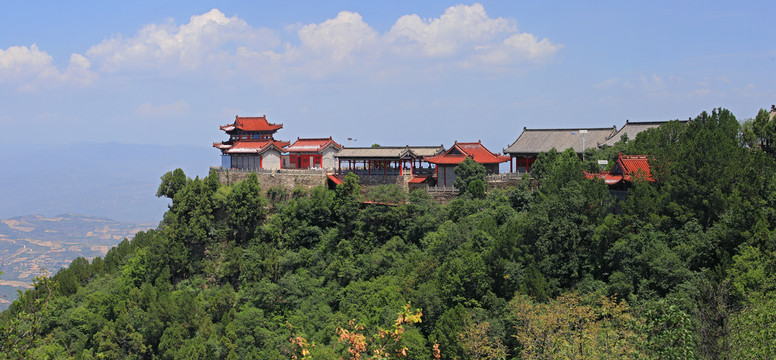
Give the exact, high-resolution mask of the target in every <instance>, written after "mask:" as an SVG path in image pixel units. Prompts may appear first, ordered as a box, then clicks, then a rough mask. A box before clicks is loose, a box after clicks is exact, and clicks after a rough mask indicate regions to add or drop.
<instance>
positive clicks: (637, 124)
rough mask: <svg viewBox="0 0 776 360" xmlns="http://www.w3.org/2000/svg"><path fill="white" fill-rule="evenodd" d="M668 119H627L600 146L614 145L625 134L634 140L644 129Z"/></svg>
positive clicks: (663, 122)
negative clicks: (618, 129)
mask: <svg viewBox="0 0 776 360" xmlns="http://www.w3.org/2000/svg"><path fill="white" fill-rule="evenodd" d="M667 122H668V121H633V122H630V121H627V120H626V121H625V126H623V127H622V129H620V131H618V132H617V133H616V134H614V135H613V136H612V137H610V138H609V139H608V140H606V141H604V142H602V143H600V144H599V146H614V144H615V143H616V142H618V141H620V139H621V138H622V136H623V135H626V134H627V135H628V140H633V139H635V138H636V135H637V134H638V133H640V132H642V131H644V130H647V129H652V128H656V127H659V126H660V125H663V124H665V123H667Z"/></svg>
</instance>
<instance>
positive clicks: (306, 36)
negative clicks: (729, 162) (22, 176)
mask: <svg viewBox="0 0 776 360" xmlns="http://www.w3.org/2000/svg"><path fill="white" fill-rule="evenodd" d="M2 7H3V9H2V11H0V142H2V143H3V144H6V145H5V146H14V147H18V146H26V145H36V144H66V143H73V142H83V141H100V142H103V141H104V142H108V141H118V142H122V143H137V144H181V145H183V144H185V145H198V146H205V147H207V146H210V144H211V143H212V142H214V141H220V140H225V139H226V138H225V136H224V135H223V134H222V133H221V132H220V131H219V130H218V125H222V124H226V123H229V122H231V121H232V120H233V119H234V116H235V115H238V114H239V115H241V116H255V115H262V114H266V115H267V116H268V118H269V120H270V121H273V122H282V123H284V124H285V127H284V129H283V130H281V132H280V133H279V134H278V138H281V139H295V138H296V137H297V136H301V137H315V136H330V135H331V136H334V138H335V139H336V140H340V141H343V142H346V143H347V141H346V140H345V139H346V138H348V137H352V138H356V139H358V142H357V143H356V144H357V145H364V146H368V145H371V144H373V143H380V144H383V145H404V144H418V145H421V144H444V145H446V146H449V145H450V144H451V143H453V141H455V140H461V141H471V140H475V141H476V140H478V139H481V140H482V141H483V142H484V143H485V145H486V146H488V147H490V148H491V149H492V150H500V149H501V148H503V147H506V146H507V145H508V144H509V143H511V142H512V141H514V140H515V139H516V138H517V136H518V135H519V134H520V132H521V130H522V128H523V127H524V126H526V127H529V128H547V127H570V128H576V127H609V126H612V125H617V126H618V127H620V126H622V124H623V123H624V122H625V119H630V120H670V119H677V118H681V119H686V118H688V117H694V116H696V115H697V114H698V113H700V112H701V111H703V110H710V109H712V108H714V107H725V108H728V109H730V110H732V111H733V113H734V114H736V115H737V116H738V117H739V118H747V117H753V116H754V115H755V114H756V113H757V110H758V109H760V108H766V107H769V106H770V105H771V104H773V103H776V87H775V86H774V84H776V41H774V39H776V36H775V35H776V26H774V25H773V21H772V18H773V14H775V13H776V4H775V3H774V2H772V1H759V2H758V1H739V2H728V1H654V2H627V1H626V2H623V1H607V2H535V1H481V2H479V3H471V2H469V3H459V2H442V1H424V2H417V1H390V2H365V1H326V2H321V1H309V2H292V1H288V2H277V1H272V2H264V1H255V2H242V1H241V2H238V1H185V2H184V1H181V2H173V1H133V2H121V3H118V2H104V1H81V2H76V3H69V2H61V1H26V2H21V1H12V2H5V3H4V4H3V5H2ZM217 154H218V152H217V150H215V149H213V155H214V157H213V159H214V160H213V163H214V164H215V163H216V162H217Z"/></svg>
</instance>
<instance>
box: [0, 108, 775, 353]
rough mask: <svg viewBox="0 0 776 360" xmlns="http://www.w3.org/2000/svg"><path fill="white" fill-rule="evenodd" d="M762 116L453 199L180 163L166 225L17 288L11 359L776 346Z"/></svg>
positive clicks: (703, 126)
mask: <svg viewBox="0 0 776 360" xmlns="http://www.w3.org/2000/svg"><path fill="white" fill-rule="evenodd" d="M757 121H760V122H762V119H761V118H760V117H759V116H758V120H757ZM766 125H767V124H766ZM766 125H763V124H761V123H758V124H757V127H756V128H757V129H763V128H765V129H770V127H769V126H770V125H768V126H766ZM752 127H753V126H752V121H749V122H744V123H743V125H742V124H740V123H739V122H738V121H737V120H736V119H735V117H734V116H733V115H732V114H730V113H729V112H728V111H727V110H723V109H716V110H714V111H713V112H712V113H711V114H708V113H703V114H701V115H700V116H698V117H697V118H695V119H693V121H690V122H687V123H681V122H678V121H677V122H672V123H669V124H666V125H664V126H662V127H660V128H657V129H652V130H648V131H646V132H643V133H641V134H639V135H638V137H637V138H636V139H633V140H631V141H628V140H627V139H626V140H624V141H621V142H620V143H618V144H617V145H616V146H614V147H613V148H607V149H602V150H591V151H589V152H588V153H587V154H586V159H589V160H588V162H585V163H583V162H581V161H580V160H579V158H578V157H577V155H576V154H574V153H573V152H572V151H570V150H566V151H560V152H558V151H552V152H550V153H547V154H543V155H542V156H541V157H540V158H539V159H538V160H537V163H536V164H535V166H534V172H533V176H534V179H531V178H528V177H525V178H524V179H523V181H522V182H521V183H520V185H519V186H516V187H513V188H508V189H495V188H494V189H489V190H488V191H487V192H486V193H481V192H480V189H484V187H480V186H479V184H477V185H475V186H474V187H471V186H469V185H467V186H466V187H464V188H465V189H467V190H468V189H469V188H470V187H471V189H472V190H469V191H465V193H464V194H463V195H462V196H461V197H459V198H458V199H455V200H453V201H451V202H450V203H449V204H447V205H440V204H439V203H437V202H435V201H434V200H433V199H432V198H431V197H430V195H428V194H427V193H426V192H424V191H414V192H412V193H410V194H409V195H406V194H405V193H403V192H401V191H397V189H396V188H392V187H387V186H383V187H379V188H374V189H370V190H369V191H367V192H364V191H362V188H361V186H360V185H359V183H358V178H357V177H356V176H355V175H348V176H347V178H346V179H345V181H344V183H343V184H341V185H339V186H337V188H336V190H333V191H332V190H328V189H325V188H322V187H321V188H314V189H312V190H309V191H308V190H301V189H297V190H294V191H292V192H289V191H286V190H284V189H280V188H274V189H268V190H267V192H266V195H263V192H262V189H261V187H260V184H259V183H258V181H257V179H256V177H255V175H254V176H250V177H249V178H248V179H247V180H246V181H244V182H241V183H238V184H235V185H233V186H225V185H221V184H220V183H219V182H218V179H217V175H216V174H215V173H211V174H210V175H209V176H207V177H206V178H204V179H193V180H192V179H187V178H186V177H185V175H183V173H182V172H181V171H179V170H176V171H174V172H171V173H168V174H166V175H165V176H163V177H162V184H161V185H160V188H159V192H158V195H159V196H166V197H169V198H171V199H172V204H171V205H170V209H169V211H168V212H167V214H166V215H165V218H164V220H163V221H162V223H161V224H160V226H159V228H158V229H156V230H151V231H148V232H141V233H138V234H137V235H136V236H135V238H134V240H132V241H131V242H129V241H126V240H125V241H123V242H121V243H120V244H119V245H118V246H116V247H115V248H113V249H111V250H110V251H109V252H108V254H107V255H106V256H105V257H104V258H96V259H94V260H93V261H91V262H89V261H87V260H85V259H76V260H75V261H74V262H73V263H72V264H71V265H70V266H69V267H68V268H67V269H63V270H61V271H59V272H58V273H57V274H56V275H54V276H53V277H52V278H50V279H42V280H41V281H39V282H38V283H37V284H36V287H35V288H34V289H31V290H28V291H26V292H25V293H24V294H22V296H21V297H20V298H19V299H18V300H17V301H16V302H15V303H14V304H13V305H12V306H11V308H10V309H9V310H8V311H6V312H4V313H3V314H2V316H1V317H0V332H2V333H1V334H0V335H1V337H2V338H3V339H4V340H3V341H2V342H0V353H2V354H5V355H6V356H9V357H14V356H18V357H26V358H39V359H49V358H54V359H58V358H78V359H92V358H111V359H122V358H124V359H130V358H143V359H152V358H160V359H201V358H227V359H290V358H314V359H339V358H366V357H369V356H375V357H378V356H379V357H380V358H389V357H391V358H393V357H403V356H406V357H407V358H411V359H432V358H442V359H454V358H457V359H503V358H661V359H662V358H669V359H688V358H690V359H691V358H715V359H716V358H739V357H754V358H774V357H776V344H774V340H773V339H774V338H776V326H775V325H774V324H776V271H775V270H776V252H775V251H776V237H775V234H774V229H776V193H774V190H776V163H775V162H774V158H773V157H772V155H771V152H770V149H769V148H768V147H769V146H770V140H767V141H766V140H757V141H754V140H753V139H754V137H752V134H751V133H747V131H750V132H751V128H752ZM747 129H749V130H747ZM763 131H765V130H757V132H756V133H757V138H758V139H760V138H762V139H765V137H768V136H770V135H768V134H769V133H768V132H763ZM767 131H770V130H767ZM766 148H768V149H766ZM618 153H625V154H648V155H650V156H651V158H650V161H651V167H652V171H653V175H654V178H655V179H656V180H657V181H655V182H648V181H645V180H643V179H638V180H637V181H635V183H634V184H633V185H632V187H631V188H630V190H629V194H628V198H627V200H625V201H621V202H617V201H616V200H615V198H614V197H613V196H612V195H611V194H610V193H609V191H608V189H607V187H606V185H605V184H604V183H603V182H602V181H600V180H586V179H585V178H584V177H583V170H591V169H595V168H597V166H598V165H597V163H595V160H596V159H609V160H610V163H613V161H612V160H614V157H615V156H616V154H618ZM466 171H467V172H470V173H472V174H473V175H471V176H465V178H472V179H474V178H479V177H480V176H479V174H478V173H477V171H478V170H477V169H476V168H474V169H467V170H466ZM462 173H463V172H462ZM459 176H460V175H459ZM475 182H476V180H475ZM365 196H366V197H367V198H370V199H373V200H375V201H373V202H369V203H362V200H363V199H364V197H365Z"/></svg>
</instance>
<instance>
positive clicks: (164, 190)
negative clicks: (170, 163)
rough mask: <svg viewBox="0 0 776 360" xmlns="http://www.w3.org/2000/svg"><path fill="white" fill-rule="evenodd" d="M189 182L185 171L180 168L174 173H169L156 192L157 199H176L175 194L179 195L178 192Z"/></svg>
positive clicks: (163, 177) (165, 175)
mask: <svg viewBox="0 0 776 360" xmlns="http://www.w3.org/2000/svg"><path fill="white" fill-rule="evenodd" d="M188 181H189V180H188V178H187V177H186V174H184V173H183V170H181V169H180V168H177V169H175V170H173V171H168V172H166V173H165V174H164V175H162V182H161V184H159V188H158V189H157V190H156V197H162V196H164V197H166V198H169V199H172V198H174V197H175V194H177V193H178V191H180V190H181V189H183V187H184V186H186V183H188Z"/></svg>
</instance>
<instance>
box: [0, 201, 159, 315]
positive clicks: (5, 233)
mask: <svg viewBox="0 0 776 360" xmlns="http://www.w3.org/2000/svg"><path fill="white" fill-rule="evenodd" d="M155 226H156V225H155V224H152V223H144V224H132V223H123V222H118V221H115V220H111V219H108V218H104V217H96V216H86V215H75V214H63V215H58V216H56V217H53V218H47V217H44V216H42V215H27V216H20V217H14V218H10V219H5V220H0V271H2V272H3V275H0V310H1V309H4V308H5V307H7V306H8V304H9V302H10V301H11V300H13V299H14V298H15V297H16V290H17V289H23V288H26V287H27V286H29V284H30V283H31V282H32V279H33V278H34V277H35V276H37V275H40V274H42V273H43V272H44V269H45V271H48V274H49V275H53V274H54V273H56V271H57V270H59V269H60V268H62V267H64V266H67V265H68V264H70V262H71V261H73V259H75V258H77V257H79V256H80V257H85V258H87V259H92V258H94V257H96V256H103V255H105V253H106V252H108V249H110V248H111V247H113V246H114V245H116V244H118V243H119V242H120V241H121V240H122V239H124V238H130V239H131V238H132V237H133V236H134V235H135V233H137V232H138V231H141V230H147V229H149V228H152V227H155Z"/></svg>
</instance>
